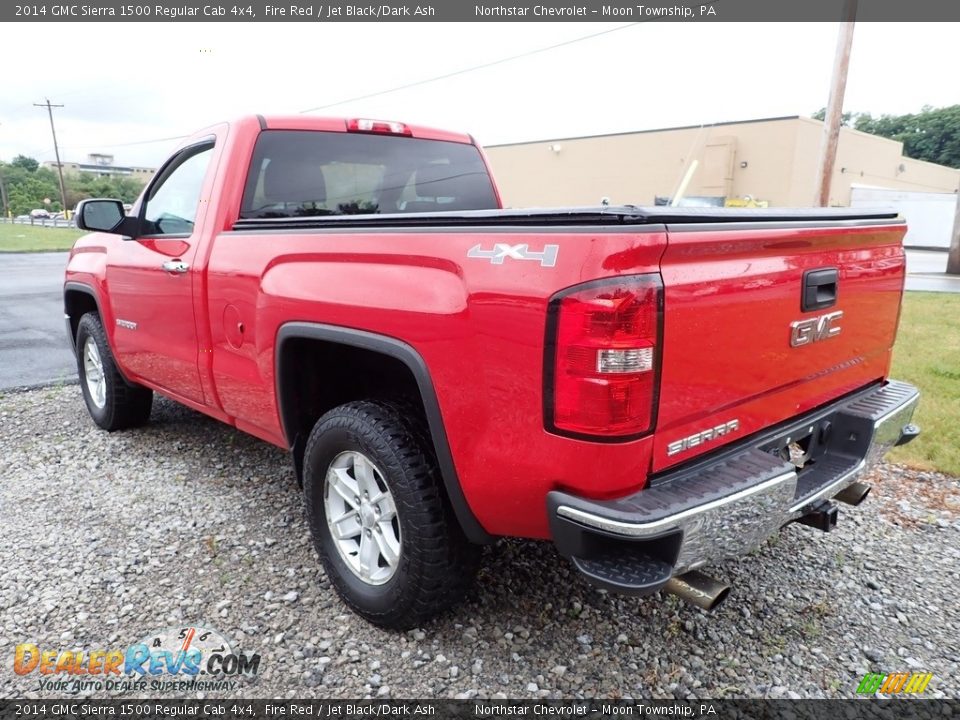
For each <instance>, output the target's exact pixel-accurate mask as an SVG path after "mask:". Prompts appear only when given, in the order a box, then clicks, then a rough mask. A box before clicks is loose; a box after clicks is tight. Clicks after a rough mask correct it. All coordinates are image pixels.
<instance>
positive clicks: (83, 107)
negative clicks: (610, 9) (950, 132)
mask: <svg viewBox="0 0 960 720" xmlns="http://www.w3.org/2000/svg"><path fill="white" fill-rule="evenodd" d="M621 27H622V29H616V30H615V31H614V32H609V33H606V34H603V35H599V36H596V37H588V38H586V39H583V40H581V41H578V42H572V43H568V44H566V45H563V46H562V47H558V48H554V49H549V50H545V51H543V52H538V53H535V54H532V55H528V56H526V57H521V58H519V59H514V60H510V61H506V62H502V63H499V64H496V65H494V66H492V67H486V68H483V69H479V70H476V71H473V72H467V73H463V74H458V75H456V76H454V77H449V78H446V79H442V80H438V81H437V82H431V83H426V84H423V85H419V86H417V87H413V88H407V89H401V90H398V91H396V92H390V93H385V94H378V95H376V96H374V97H369V98H367V99H362V100H354V98H357V97H359V96H364V95H371V94H374V93H380V92H381V91H384V90H390V89H392V88H397V87H399V86H402V85H406V84H409V83H414V82H417V81H420V80H425V79H428V78H432V77H437V76H441V75H446V74H448V73H453V72H456V71H459V70H462V69H465V68H469V67H472V66H477V65H483V64H486V63H491V62H495V61H499V60H502V59H506V58H509V57H511V56H516V55H522V54H525V53H529V52H530V51H535V50H539V49H541V48H547V47H549V46H553V45H557V44H559V43H565V42H568V41H571V40H576V39H578V38H584V37H585V36H589V35H595V34H597V33H601V32H603V31H605V30H611V29H615V28H621ZM958 30H960V27H958V26H957V25H956V24H950V23H941V24H934V25H927V24H919V23H917V24H913V23H885V24H879V23H876V24H872V23H871V24H868V23H861V24H859V25H858V26H857V28H856V32H855V36H854V44H853V56H852V62H851V67H850V77H849V81H848V86H847V99H846V103H845V109H847V110H854V111H869V112H871V113H874V114H878V113H904V112H912V111H916V110H919V109H920V108H921V107H922V106H923V105H933V106H942V105H952V104H955V103H958V102H960V83H958V82H957V79H956V73H955V72H954V68H955V67H956V44H957V37H958ZM836 35H837V25H836V24H832V23H811V24H786V23H784V24H761V23H749V24H732V23H714V24H708V23H703V24H697V23H690V24H684V23H642V24H636V25H632V26H626V27H623V26H622V24H600V23H583V24H575V23H451V24H438V23H422V24H420V23H386V24H376V23H356V24H354V23H351V24H347V23H337V24H329V25H328V24H319V23H312V24H311V23H272V24H256V23H250V24H244V23H226V24H211V23H182V24H173V23H158V24H149V23H143V24H134V23H129V24H120V23H104V24H93V23H74V24H70V23H60V24H17V25H8V26H7V27H6V28H5V29H4V32H3V39H2V43H0V68H3V70H2V75H3V84H2V90H0V159H2V160H7V161H9V160H11V159H12V158H13V156H14V155H16V154H18V153H23V154H25V155H30V156H33V157H36V158H37V159H39V160H50V159H53V143H52V141H51V137H50V126H49V123H48V119H47V114H46V112H45V110H43V109H41V108H36V107H34V106H33V103H39V102H43V101H44V98H49V99H50V101H51V102H54V103H61V104H63V105H64V106H65V107H64V108H62V109H59V110H56V111H55V119H56V123H57V134H58V139H59V142H60V146H61V154H62V157H63V158H64V159H66V160H82V159H84V158H85V157H86V155H87V153H90V152H106V153H113V154H114V155H115V156H116V162H118V163H122V164H139V165H156V164H158V163H160V162H161V161H162V160H163V159H164V158H165V157H166V155H167V154H168V153H169V151H170V150H171V149H172V148H173V147H174V146H175V145H176V141H175V140H162V141H161V142H153V143H143V144H130V143H141V141H149V140H157V139H161V138H170V137H171V136H176V135H182V134H188V133H191V132H193V131H194V130H197V129H199V128H201V127H203V126H205V125H209V124H212V123H214V122H217V121H220V120H224V119H229V118H230V117H234V116H237V115H242V114H247V113H264V114H270V113H299V112H301V111H304V110H307V109H310V108H315V107H318V106H323V105H331V107H328V108H325V109H323V110H319V111H317V112H316V114H324V115H336V116H341V115H342V116H348V117H357V116H359V117H376V118H383V119H392V120H401V121H408V122H412V123H419V124H423V125H433V126H437V127H443V128H449V129H452V130H462V131H466V132H470V133H472V134H473V135H474V136H475V137H477V139H478V140H479V141H480V142H481V143H483V144H488V145H489V144H497V143H506V142H517V141H524V140H537V139H547V138H556V137H568V136H577V135H592V134H599V133H608V132H618V131H626V130H640V129H648V128H657V127H669V126H674V125H698V124H700V123H712V122H717V121H725V120H743V119H749V118H758V117H771V116H778V115H797V114H802V115H808V114H810V113H812V112H813V111H815V110H816V109H818V108H820V107H822V106H824V105H825V104H826V98H827V92H828V88H829V81H830V71H831V67H832V64H833V55H834V48H835V43H836ZM344 101H348V102H344ZM335 103H336V104H335Z"/></svg>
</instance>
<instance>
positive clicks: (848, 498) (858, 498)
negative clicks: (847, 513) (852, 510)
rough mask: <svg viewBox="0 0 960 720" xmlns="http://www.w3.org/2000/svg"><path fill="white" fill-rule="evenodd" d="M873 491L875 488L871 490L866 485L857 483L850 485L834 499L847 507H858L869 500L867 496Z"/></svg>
mask: <svg viewBox="0 0 960 720" xmlns="http://www.w3.org/2000/svg"><path fill="white" fill-rule="evenodd" d="M872 489H873V488H871V487H870V486H869V485H867V484H866V483H862V482H855V483H852V484H851V485H848V486H847V487H845V488H844V489H843V490H841V491H840V492H838V493H837V494H836V495H834V496H833V499H834V500H838V501H840V502H842V503H845V504H847V505H854V506H856V505H859V504H860V503H862V502H863V501H864V500H866V499H867V495H869V494H870V490H872Z"/></svg>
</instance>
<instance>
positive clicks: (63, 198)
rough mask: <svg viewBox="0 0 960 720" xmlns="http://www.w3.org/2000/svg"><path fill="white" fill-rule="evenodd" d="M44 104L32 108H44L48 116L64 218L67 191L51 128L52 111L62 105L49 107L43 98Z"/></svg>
mask: <svg viewBox="0 0 960 720" xmlns="http://www.w3.org/2000/svg"><path fill="white" fill-rule="evenodd" d="M44 99H45V100H46V102H44V103H34V104H33V105H34V107H45V108H46V109H47V114H48V115H49V116H50V132H51V133H53V154H54V155H55V156H56V158H57V175H58V176H59V178H60V200H61V201H62V202H63V212H64V216H66V213H67V189H66V187H65V186H64V184H63V165H62V164H61V162H60V148H59V147H57V129H56V128H55V127H54V126H53V109H54V108H62V107H63V105H51V104H50V100H49V98H44Z"/></svg>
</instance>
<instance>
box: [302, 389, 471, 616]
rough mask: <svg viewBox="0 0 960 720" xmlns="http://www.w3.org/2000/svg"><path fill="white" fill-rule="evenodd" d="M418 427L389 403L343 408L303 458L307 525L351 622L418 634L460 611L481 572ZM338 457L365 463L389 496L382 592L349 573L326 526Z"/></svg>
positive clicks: (313, 436) (323, 425)
mask: <svg viewBox="0 0 960 720" xmlns="http://www.w3.org/2000/svg"><path fill="white" fill-rule="evenodd" d="M422 424H423V420H422V419H420V418H418V417H417V416H416V415H415V414H413V413H410V412H409V411H408V410H405V409H403V408H402V407H401V406H399V405H397V404H394V403H388V402H382V401H376V402H375V401H360V402H353V403H348V404H346V405H341V406H340V407H338V408H335V409H333V410H331V411H330V412H328V413H327V414H326V415H324V416H323V417H321V418H320V419H319V420H318V421H317V423H316V425H314V427H313V431H312V432H311V433H310V438H309V439H308V441H307V446H306V450H305V451H304V462H303V468H304V472H303V490H304V500H305V503H306V511H307V519H308V522H309V524H310V530H311V533H312V535H313V540H314V544H315V546H316V548H317V553H318V554H319V555H320V559H321V561H322V563H323V566H324V568H325V570H326V572H327V576H328V577H329V578H330V580H331V582H332V583H333V585H334V587H335V588H336V590H337V592H338V593H339V595H340V597H341V598H342V599H343V600H344V602H346V604H347V605H349V606H350V607H351V609H353V610H354V611H355V612H356V613H357V614H359V615H361V616H362V617H364V618H365V619H366V620H368V621H369V622H371V623H373V624H375V625H379V626H380V627H384V628H389V629H393V630H407V629H410V628H412V627H416V626H418V625H420V624H421V623H423V622H425V621H427V620H429V619H431V618H432V617H434V616H436V615H438V614H439V613H441V612H443V611H445V610H447V609H448V608H450V607H451V606H453V605H455V604H456V603H458V602H459V601H460V600H461V599H462V598H463V597H464V595H465V594H466V592H467V590H468V589H469V587H470V586H471V584H472V582H473V579H474V576H475V575H476V572H477V568H478V566H479V558H480V548H479V547H478V546H476V545H473V544H472V543H470V541H469V540H467V538H466V537H465V536H464V534H463V531H462V529H461V528H460V525H459V523H458V522H457V521H456V518H455V517H454V515H453V511H452V509H451V508H450V506H449V503H448V501H447V498H446V495H445V494H444V492H443V490H442V489H441V486H440V478H439V472H438V470H437V464H436V459H435V457H434V454H433V452H432V448H431V447H429V445H428V444H427V443H426V442H425V438H426V437H427V434H426V432H425V429H424V428H423V427H422ZM344 453H348V454H349V453H361V454H362V455H363V456H365V457H366V458H368V459H369V460H370V461H371V462H372V463H373V465H374V466H375V468H376V469H377V470H379V475H378V478H380V479H382V481H383V484H385V485H386V487H387V489H388V490H389V492H390V493H391V494H392V496H393V501H394V505H395V507H396V520H395V522H396V525H395V527H398V529H399V532H398V533H397V534H398V536H399V538H398V539H399V547H400V552H399V560H398V561H397V562H396V567H395V569H394V570H393V571H392V572H393V575H392V576H390V577H389V579H388V580H386V581H384V582H383V583H382V584H371V583H370V582H368V581H365V580H364V579H362V578H361V577H360V575H359V574H357V572H356V571H354V570H353V569H351V567H350V566H349V565H348V564H347V561H345V559H344V556H343V555H342V554H341V551H340V550H339V549H338V547H337V545H336V544H335V541H334V539H333V536H332V535H331V532H330V528H329V526H328V524H327V518H326V506H325V492H326V491H327V473H328V470H329V469H330V467H331V463H333V461H334V460H335V459H337V458H340V457H343V456H344ZM331 492H333V491H332V490H331ZM359 518H360V513H359V512H358V513H357V520H356V521H357V522H358V523H359V522H360V519H359ZM388 530H389V528H388ZM361 532H368V531H365V530H364V531H361ZM358 555H359V553H358ZM380 560H382V559H378V562H380Z"/></svg>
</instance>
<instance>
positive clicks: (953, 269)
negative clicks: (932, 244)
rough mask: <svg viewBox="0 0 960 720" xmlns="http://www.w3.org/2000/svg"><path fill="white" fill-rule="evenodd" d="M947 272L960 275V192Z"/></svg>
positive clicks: (954, 217) (959, 193)
mask: <svg viewBox="0 0 960 720" xmlns="http://www.w3.org/2000/svg"><path fill="white" fill-rule="evenodd" d="M947 274H948V275H960V192H958V193H957V210H956V212H955V213H954V216H953V233H952V234H951V235H950V254H949V255H948V256H947Z"/></svg>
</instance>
